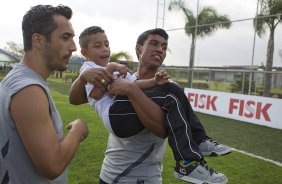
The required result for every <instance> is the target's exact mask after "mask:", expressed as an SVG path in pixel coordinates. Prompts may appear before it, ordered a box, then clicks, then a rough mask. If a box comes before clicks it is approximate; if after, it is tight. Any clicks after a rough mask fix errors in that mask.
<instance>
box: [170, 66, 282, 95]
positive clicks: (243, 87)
mask: <svg viewBox="0 0 282 184" xmlns="http://www.w3.org/2000/svg"><path fill="white" fill-rule="evenodd" d="M165 69H166V71H167V72H168V73H169V74H170V75H171V78H172V80H174V81H176V82H178V83H179V84H180V85H181V86H182V87H191V88H197V89H206V90H214V91H224V92H231V93H239V94H249V95H257V96H262V94H263V90H264V75H265V73H269V72H265V71H263V70H262V69H259V68H257V69H255V70H253V71H250V70H247V69H229V68H225V69H223V68H221V69H216V68H194V69H193V83H192V86H188V84H187V81H188V79H187V76H188V72H189V70H190V69H189V68H184V67H182V68H179V67H177V68H175V67H165ZM271 74H272V88H271V96H270V97H274V98H282V71H281V70H280V71H272V72H271ZM250 80H251V83H250ZM250 84H251V87H250V90H249V85H250Z"/></svg>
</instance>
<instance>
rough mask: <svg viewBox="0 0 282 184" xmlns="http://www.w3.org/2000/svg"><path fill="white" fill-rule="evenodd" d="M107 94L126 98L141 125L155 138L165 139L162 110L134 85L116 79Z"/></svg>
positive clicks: (121, 79)
mask: <svg viewBox="0 0 282 184" xmlns="http://www.w3.org/2000/svg"><path fill="white" fill-rule="evenodd" d="M109 92H110V93H112V94H115V95H125V96H127V97H128V99H129V100H130V102H131V104H132V106H133V108H134V110H135V112H136V113H137V116H138V118H139V119H140V121H141V122H142V124H143V125H144V126H145V127H146V128H147V129H149V130H150V131H151V132H153V133H154V134H156V135H157V136H159V137H161V138H165V137H167V132H166V130H165V127H164V121H165V116H164V112H163V110H162V109H161V108H160V107H159V106H158V105H157V104H156V103H155V102H153V101H152V100H150V99H149V98H148V97H147V96H146V95H145V94H144V93H143V92H142V90H141V89H140V88H139V87H138V86H137V85H136V84H135V83H133V82H128V81H126V80H125V79H123V78H118V79H116V80H114V81H113V83H112V84H110V85H109Z"/></svg>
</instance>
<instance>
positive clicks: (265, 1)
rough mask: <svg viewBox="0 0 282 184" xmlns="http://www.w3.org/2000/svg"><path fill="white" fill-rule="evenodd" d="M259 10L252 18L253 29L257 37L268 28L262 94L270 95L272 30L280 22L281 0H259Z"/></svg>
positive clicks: (272, 50) (272, 48)
mask: <svg viewBox="0 0 282 184" xmlns="http://www.w3.org/2000/svg"><path fill="white" fill-rule="evenodd" d="M260 6H261V9H260V12H259V14H258V15H257V16H256V18H255V19H254V26H255V31H256V33H257V34H258V36H259V37H262V35H264V34H265V32H266V29H267V28H268V29H269V32H270V34H269V39H268V44H267V51H266V64H265V71H266V72H265V74H264V75H265V76H264V91H263V96H267V97H268V96H270V90H271V78H272V73H271V71H272V65H273V52H274V32H275V28H276V27H277V25H278V24H279V23H281V22H282V0H260Z"/></svg>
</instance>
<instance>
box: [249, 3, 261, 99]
mask: <svg viewBox="0 0 282 184" xmlns="http://www.w3.org/2000/svg"><path fill="white" fill-rule="evenodd" d="M258 6H259V0H258V1H257V11H256V18H255V31H254V41H253V51H252V63H251V71H250V76H249V91H248V95H250V94H251V87H252V80H253V67H254V55H255V44H256V29H257V15H258Z"/></svg>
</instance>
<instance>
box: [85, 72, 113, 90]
mask: <svg viewBox="0 0 282 184" xmlns="http://www.w3.org/2000/svg"><path fill="white" fill-rule="evenodd" d="M80 75H81V76H80V77H81V78H82V79H83V80H84V81H85V83H87V82H89V83H91V84H93V85H94V86H95V87H98V88H99V89H101V90H102V91H106V90H107V86H108V84H110V83H111V82H112V80H113V77H112V74H111V73H110V72H108V71H107V70H105V69H104V68H91V69H87V70H85V71H84V72H82V73H81V74H80Z"/></svg>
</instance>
